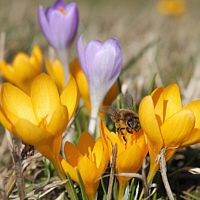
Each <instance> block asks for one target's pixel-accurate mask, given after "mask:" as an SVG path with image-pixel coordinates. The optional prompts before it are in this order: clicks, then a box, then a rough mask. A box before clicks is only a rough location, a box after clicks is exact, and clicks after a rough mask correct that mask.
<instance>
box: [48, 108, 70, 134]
mask: <svg viewBox="0 0 200 200" xmlns="http://www.w3.org/2000/svg"><path fill="white" fill-rule="evenodd" d="M67 124H68V111H67V107H66V106H64V105H60V106H58V107H57V109H56V110H55V112H54V113H53V115H52V118H51V120H50V122H49V123H48V125H47V128H46V129H47V131H49V132H51V133H52V134H53V135H55V136H59V135H61V134H62V133H63V132H64V131H65V129H66V128H67Z"/></svg>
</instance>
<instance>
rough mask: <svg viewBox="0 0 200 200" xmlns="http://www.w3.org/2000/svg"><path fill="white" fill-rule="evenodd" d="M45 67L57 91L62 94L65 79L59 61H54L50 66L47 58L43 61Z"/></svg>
mask: <svg viewBox="0 0 200 200" xmlns="http://www.w3.org/2000/svg"><path fill="white" fill-rule="evenodd" d="M45 66H46V70H47V72H48V74H49V75H50V76H51V77H52V78H53V80H54V81H55V83H56V85H57V86H58V89H59V91H60V92H62V91H63V89H64V87H65V78H64V71H63V66H62V64H61V62H60V60H58V59H56V60H54V62H53V63H52V64H51V63H50V61H49V58H48V57H47V58H46V60H45Z"/></svg>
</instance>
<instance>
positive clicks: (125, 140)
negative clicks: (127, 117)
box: [118, 128, 127, 145]
mask: <svg viewBox="0 0 200 200" xmlns="http://www.w3.org/2000/svg"><path fill="white" fill-rule="evenodd" d="M118 129H119V130H120V133H121V135H122V136H123V139H124V142H125V145H126V143H127V139H126V137H125V135H124V133H123V131H122V129H123V130H124V129H125V128H118Z"/></svg>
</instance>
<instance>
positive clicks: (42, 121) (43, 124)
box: [39, 117, 47, 129]
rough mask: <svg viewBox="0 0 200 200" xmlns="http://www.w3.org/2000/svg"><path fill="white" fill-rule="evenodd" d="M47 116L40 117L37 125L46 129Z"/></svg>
mask: <svg viewBox="0 0 200 200" xmlns="http://www.w3.org/2000/svg"><path fill="white" fill-rule="evenodd" d="M46 118H47V117H44V118H42V120H41V122H40V123H39V127H41V128H42V129H46V127H47V120H46Z"/></svg>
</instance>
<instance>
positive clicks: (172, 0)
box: [157, 0, 186, 16]
mask: <svg viewBox="0 0 200 200" xmlns="http://www.w3.org/2000/svg"><path fill="white" fill-rule="evenodd" d="M157 8H158V10H159V11H160V12H161V13H162V14H164V15H173V16H175V15H180V14H183V13H184V12H185V11H186V5H185V1H184V0H161V1H159V2H158V4H157Z"/></svg>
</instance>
